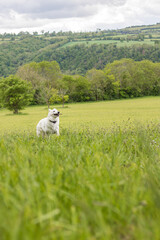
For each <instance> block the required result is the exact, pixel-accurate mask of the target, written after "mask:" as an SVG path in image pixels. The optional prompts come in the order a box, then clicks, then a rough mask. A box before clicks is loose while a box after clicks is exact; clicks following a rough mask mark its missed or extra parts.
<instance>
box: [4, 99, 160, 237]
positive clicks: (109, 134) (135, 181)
mask: <svg viewBox="0 0 160 240" xmlns="http://www.w3.org/2000/svg"><path fill="white" fill-rule="evenodd" d="M56 108H57V109H59V110H60V111H61V112H62V115H61V118H60V134H61V135H60V136H59V137H57V136H55V135H53V136H50V137H46V138H45V139H42V138H37V137H36V134H35V127H36V124H37V122H38V121H39V120H40V119H41V118H43V117H45V116H46V115H47V111H48V110H47V108H46V107H45V106H39V107H28V108H26V110H24V111H22V113H21V114H19V115H12V114H11V113H10V112H9V111H7V110H1V111H0V132H1V134H0V239H1V240H11V239H12V240H35V239H38V240H54V239H55V240H56V239H64V240H66V239H67V240H70V239H71V240H74V239H75V240H77V239H78V240H79V239H80V240H84V239H86V240H88V239H89V240H98V239H99V240H101V239H102V240H106V239H107V240H121V239H122V240H132V239H133V240H134V239H135V240H144V239H145V240H151V239H154V240H159V239H160V228H159V225H160V121H159V120H160V97H149V98H140V99H132V100H116V101H108V102H97V103H81V104H78V103H77V104H68V105H67V106H66V107H65V108H64V109H63V108H62V107H61V106H56Z"/></svg>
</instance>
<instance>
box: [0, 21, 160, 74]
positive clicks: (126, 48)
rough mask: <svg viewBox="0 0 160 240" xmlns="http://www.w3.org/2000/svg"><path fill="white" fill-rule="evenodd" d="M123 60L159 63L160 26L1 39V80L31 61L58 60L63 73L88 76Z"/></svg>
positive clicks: (15, 36) (1, 37) (29, 35)
mask: <svg viewBox="0 0 160 240" xmlns="http://www.w3.org/2000/svg"><path fill="white" fill-rule="evenodd" d="M121 58H132V59H134V60H136V61H140V60H143V59H149V60H152V61H153V62H159V60H160V23H157V24H155V25H148V26H133V27H127V28H124V29H118V30H104V31H101V30H97V31H96V32H88V33H86V32H85V33H72V32H59V33H55V32H52V33H49V32H45V33H43V34H41V35H39V34H38V33H37V32H35V33H33V34H29V33H28V32H20V33H19V34H17V35H15V34H7V33H5V34H3V35H2V34H1V35H0V76H8V75H9V74H14V73H16V71H17V69H18V67H19V66H21V65H23V64H25V63H29V62H32V61H36V62H39V61H43V60H46V61H51V60H56V61H57V62H58V63H59V64H60V67H61V70H62V72H67V73H71V74H72V73H80V74H85V73H86V71H87V70H88V69H91V68H93V67H96V68H98V69H102V68H103V67H104V66H105V65H106V64H107V63H109V62H113V61H114V60H119V59H121Z"/></svg>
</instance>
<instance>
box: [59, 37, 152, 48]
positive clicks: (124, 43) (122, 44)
mask: <svg viewBox="0 0 160 240" xmlns="http://www.w3.org/2000/svg"><path fill="white" fill-rule="evenodd" d="M76 44H85V45H87V46H91V45H92V44H116V45H117V47H130V46H133V45H142V44H149V45H154V41H151V40H150V39H145V40H144V41H119V40H92V41H87V40H82V41H73V42H69V43H65V44H64V45H63V46H61V47H60V48H64V47H71V46H74V45H76Z"/></svg>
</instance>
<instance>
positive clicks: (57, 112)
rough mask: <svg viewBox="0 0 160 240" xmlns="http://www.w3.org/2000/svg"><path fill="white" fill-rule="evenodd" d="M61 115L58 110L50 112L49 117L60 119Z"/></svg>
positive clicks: (50, 110)
mask: <svg viewBox="0 0 160 240" xmlns="http://www.w3.org/2000/svg"><path fill="white" fill-rule="evenodd" d="M59 114H60V112H59V111H58V110H57V109H56V108H54V109H49V110H48V116H49V117H52V118H57V117H59Z"/></svg>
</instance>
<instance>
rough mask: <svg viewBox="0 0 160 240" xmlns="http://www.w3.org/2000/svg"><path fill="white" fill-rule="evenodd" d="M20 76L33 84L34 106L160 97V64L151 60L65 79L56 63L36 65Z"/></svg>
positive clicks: (22, 70) (122, 62)
mask: <svg viewBox="0 0 160 240" xmlns="http://www.w3.org/2000/svg"><path fill="white" fill-rule="evenodd" d="M17 76H18V77H20V78H22V79H24V80H26V81H28V82H31V84H32V86H33V89H34V99H33V102H32V103H34V104H43V103H47V104H48V105H49V104H50V103H55V102H59V101H61V102H62V103H64V102H65V101H70V102H83V101H99V100H111V99H121V98H133V97H142V96H150V95H154V96H157V95H160V63H153V62H151V61H149V60H144V61H140V62H137V61H134V60H132V59H121V60H118V61H114V62H113V63H110V64H107V65H106V66H105V67H104V68H103V69H102V70H98V69H96V68H93V69H91V70H89V71H87V73H86V74H85V76H81V75H64V74H62V73H61V70H60V67H59V64H58V63H57V62H55V61H52V62H47V61H43V62H40V63H35V62H33V63H30V64H26V65H24V66H22V67H20V68H19V70H18V71H17Z"/></svg>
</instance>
